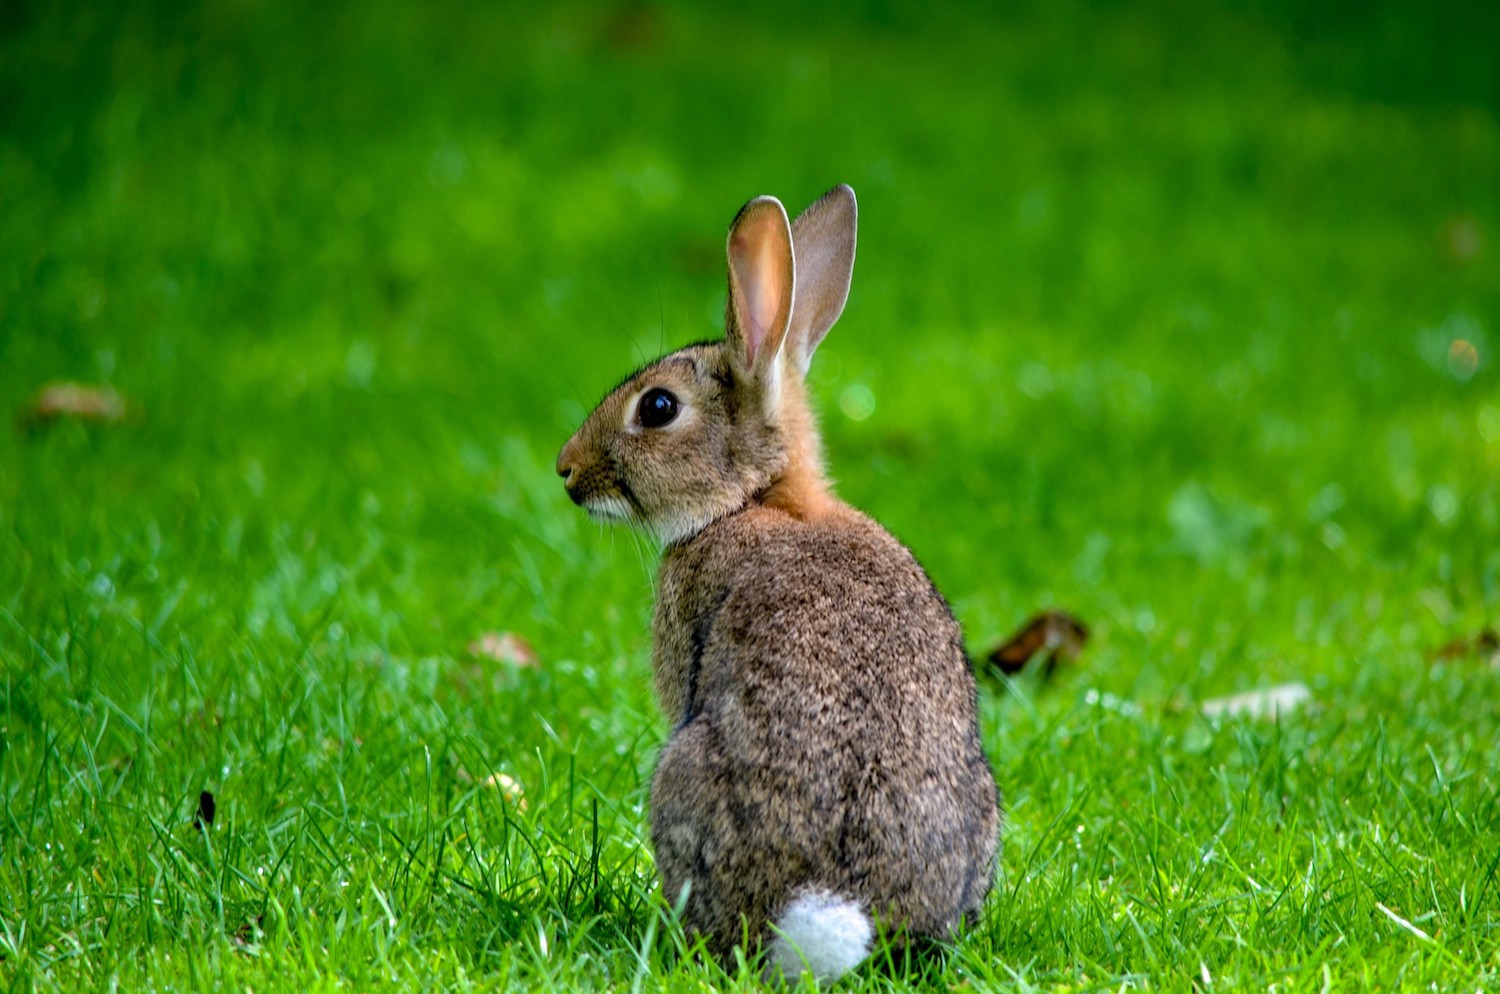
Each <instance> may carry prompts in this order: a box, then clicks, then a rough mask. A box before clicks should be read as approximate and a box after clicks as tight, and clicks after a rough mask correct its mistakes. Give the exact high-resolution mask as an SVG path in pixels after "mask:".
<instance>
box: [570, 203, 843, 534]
mask: <svg viewBox="0 0 1500 994" xmlns="http://www.w3.org/2000/svg"><path fill="white" fill-rule="evenodd" d="M855 226H856V205H855V199H854V191H853V190H851V189H850V188H849V187H847V186H837V187H835V188H834V189H832V190H830V191H829V192H828V193H826V194H825V195H824V196H823V197H822V198H821V199H820V200H818V202H817V203H815V204H813V205H812V206H811V207H809V208H808V209H807V210H806V211H804V212H803V213H802V215H801V216H799V217H798V218H797V220H796V221H795V222H789V221H788V220H787V213H786V210H785V208H783V207H782V205H781V202H780V201H779V200H777V199H776V198H775V197H757V198H756V199H754V200H752V201H750V202H749V203H748V204H746V205H745V206H744V207H743V208H742V209H741V210H740V212H739V214H738V215H737V216H736V217H735V219H734V223H733V224H732V225H730V228H729V239H728V246H727V254H728V257H729V300H728V304H727V306H726V308H725V336H724V339H723V340H722V341H717V342H708V343H702V344H698V345H690V346H688V347H686V348H683V349H680V350H678V351H676V352H673V353H670V354H669V355H666V356H664V357H662V358H661V359H658V360H657V361H655V362H653V363H651V364H650V365H648V366H646V367H645V368H644V369H642V370H640V371H639V372H637V373H635V374H634V375H632V376H630V377H629V378H628V379H626V380H625V382H624V383H622V384H620V385H619V386H618V387H616V388H615V389H614V390H613V391H611V392H610V394H609V395H608V396H607V397H605V398H604V400H603V401H601V402H600V404H599V406H598V407H597V408H596V409H595V410H594V412H593V413H592V414H591V415H589V418H588V420H587V421H585V422H584V423H583V426H582V427H580V428H579V429H578V431H577V432H575V433H574V435H573V437H572V438H571V439H569V440H568V443H567V444H566V445H565V446H563V450H562V452H561V453H560V454H559V456H558V458H557V471H558V474H559V475H560V476H562V478H563V481H564V484H565V486H566V487H567V491H568V495H569V496H570V497H571V498H572V499H573V501H574V502H575V503H577V504H579V505H580V506H582V507H583V508H585V509H586V510H588V511H589V513H590V514H592V515H593V516H594V517H596V518H599V519H601V520H607V521H628V522H631V523H633V524H635V525H638V526H640V527H643V528H645V529H646V530H648V531H650V532H651V533H653V534H654V535H656V537H657V538H658V539H659V540H660V541H662V542H663V543H664V544H671V543H673V542H678V541H681V540H683V539H685V538H688V537H690V536H692V535H695V534H697V533H698V532H699V531H701V530H702V529H703V528H704V527H705V526H707V525H708V524H709V523H711V522H713V521H715V520H717V519H718V518H720V517H723V516H724V515H726V514H731V513H733V512H735V511H737V510H739V509H741V508H743V507H745V506H746V505H747V504H749V503H751V502H758V503H761V504H766V505H769V506H774V507H779V508H781V509H782V510H784V511H786V512H788V513H790V514H792V515H794V516H797V517H804V518H811V517H816V516H817V515H819V514H820V513H823V512H824V511H826V510H827V508H828V507H829V506H830V505H831V502H832V497H831V495H830V493H829V488H828V483H827V480H826V479H825V477H824V475H823V467H822V452H821V443H820V441H819V438H818V433H817V426H816V423H815V421H814V418H813V414H812V410H811V408H810V407H809V405H808V402H807V394H806V388H805V376H806V373H807V368H808V364H809V362H810V361H811V360H812V355H813V352H814V351H815V350H816V349H817V347H818V345H819V343H820V342H822V340H823V337H824V336H825V335H827V333H828V330H829V328H831V327H832V326H833V323H834V322H835V321H837V320H838V317H839V315H840V314H841V313H842V312H843V309H844V303H845V301H846V300H847V299H848V295H849V281H850V278H851V275H852V273H853V268H854V244H855Z"/></svg>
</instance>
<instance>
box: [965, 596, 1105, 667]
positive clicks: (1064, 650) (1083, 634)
mask: <svg viewBox="0 0 1500 994" xmlns="http://www.w3.org/2000/svg"><path fill="white" fill-rule="evenodd" d="M1088 638H1089V630H1088V627H1087V626H1086V625H1084V623H1083V622H1081V621H1079V620H1078V619H1077V618H1075V617H1073V616H1072V615H1071V614H1068V613H1066V612H1064V611H1043V612H1042V613H1040V614H1038V615H1036V616H1034V617H1032V618H1031V619H1030V620H1029V621H1027V622H1026V624H1025V625H1023V626H1021V629H1020V631H1018V632H1016V633H1015V634H1014V635H1012V636H1011V637H1010V638H1009V639H1007V640H1006V641H1004V642H1002V643H1000V644H999V645H998V646H996V647H995V648H994V649H993V650H991V651H990V654H989V655H988V656H986V657H985V658H986V659H987V660H988V661H989V662H990V663H991V664H992V665H993V666H994V667H995V668H996V669H998V670H999V671H1000V672H1001V673H1004V674H1005V675H1006V676H1014V675H1015V674H1017V673H1019V672H1021V670H1023V669H1025V668H1026V664H1027V663H1028V662H1030V660H1031V657H1032V656H1035V655H1036V654H1037V653H1039V652H1046V653H1047V658H1046V660H1045V661H1044V662H1043V664H1042V675H1043V676H1051V674H1052V671H1053V670H1054V669H1055V668H1056V667H1057V664H1058V663H1068V662H1072V661H1073V660H1074V659H1077V658H1078V653H1079V652H1081V651H1082V650H1083V646H1084V643H1086V642H1087V641H1088Z"/></svg>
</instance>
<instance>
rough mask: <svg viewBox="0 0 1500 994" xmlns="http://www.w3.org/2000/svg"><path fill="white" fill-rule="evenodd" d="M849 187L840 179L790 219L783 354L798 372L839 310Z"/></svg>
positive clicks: (848, 255) (846, 276) (853, 215)
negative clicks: (789, 289)
mask: <svg viewBox="0 0 1500 994" xmlns="http://www.w3.org/2000/svg"><path fill="white" fill-rule="evenodd" d="M858 220H859V210H858V207H857V205H856V203H855V200H854V191H853V190H851V189H850V188H849V187H848V186H847V185H845V184H843V183H840V184H839V185H838V186H836V187H834V188H833V189H832V190H829V191H828V192H827V193H825V194H823V196H822V197H821V198H820V199H819V200H818V202H817V203H815V204H813V205H812V206H811V207H809V208H808V209H807V210H805V211H803V212H802V213H801V214H800V215H799V216H798V218H797V220H796V221H795V222H793V223H792V244H793V245H794V246H796V253H797V293H796V302H795V304H794V306H793V307H792V327H791V334H790V335H788V336H787V337H788V339H789V345H788V355H789V356H790V357H791V358H792V359H793V361H795V362H796V364H797V368H798V369H799V370H801V371H802V372H803V373H806V372H807V367H808V364H809V363H810V362H812V355H813V352H815V351H816V350H817V348H818V345H819V343H821V342H822V341H823V337H824V336H825V335H827V334H828V329H829V328H832V327H833V323H834V322H835V321H837V320H838V319H839V315H840V314H842V313H844V302H845V301H847V300H848V299H849V281H850V279H851V278H852V277H853V275H854V241H855V228H856V227H857V224H858Z"/></svg>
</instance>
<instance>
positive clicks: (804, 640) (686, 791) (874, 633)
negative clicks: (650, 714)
mask: <svg viewBox="0 0 1500 994" xmlns="http://www.w3.org/2000/svg"><path fill="white" fill-rule="evenodd" d="M854 244H855V202H854V195H853V193H852V191H850V190H849V189H848V188H847V187H838V188H835V189H834V190H832V191H830V192H829V193H828V194H827V195H826V196H824V197H823V198H822V199H821V200H819V201H818V202H817V203H816V204H814V205H813V206H812V207H810V208H808V210H807V211H806V212H804V213H803V214H802V216H800V217H799V218H798V219H797V221H796V222H795V223H794V224H793V223H789V222H788V220H787V216H786V212H785V210H784V209H783V208H782V206H781V204H780V203H779V202H778V201H776V200H774V199H773V198H769V197H760V198H757V199H755V200H752V201H751V202H750V203H748V204H747V205H746V206H745V208H744V209H743V210H741V212H740V214H739V215H738V216H737V217H736V218H735V221H734V223H733V225H732V226H731V228H730V233H729V239H728V245H727V256H728V262H729V304H728V307H727V308H726V312H727V313H726V333H725V338H724V340H723V341H720V342H711V343H705V344H699V345H693V346H689V347H687V348H685V349H681V350H679V351H677V352H674V353H672V354H671V355H668V356H666V357H664V358H663V359H660V360H658V361H657V362H655V363H652V364H651V365H649V366H647V367H646V368H645V369H643V370H641V371H640V372H638V373H636V374H635V375H634V376H632V377H631V378H629V379H627V380H626V381H625V382H624V383H623V384H621V385H620V386H619V387H617V388H616V389H615V390H614V391H612V392H611V393H610V394H609V395H608V396H607V397H606V398H605V399H604V400H603V401H602V402H601V403H600V405H599V407H598V408H597V409H596V410H595V412H594V413H593V414H592V415H590V417H589V419H588V420H587V421H586V422H585V423H584V425H583V426H582V427H580V428H579V429H578V431H577V433H575V434H574V436H573V438H572V439H570V440H569V441H568V444H567V445H566V446H565V447H564V448H563V450H562V453H561V454H560V455H559V457H558V472H559V473H560V474H561V475H562V476H563V477H564V479H565V481H566V486H567V489H568V493H569V495H570V496H571V497H572V498H573V500H574V501H576V502H577V503H579V504H580V505H582V506H583V507H585V508H587V509H589V510H590V512H591V513H593V514H594V515H595V516H597V517H602V518H606V519H610V520H617V519H619V518H621V517H623V518H626V519H628V520H631V521H632V522H634V523H635V524H637V525H640V526H642V527H645V528H647V529H649V530H651V531H652V532H654V533H655V534H656V535H657V536H658V537H659V538H660V539H661V540H662V541H663V543H664V545H665V547H666V548H665V551H664V554H663V557H662V564H661V571H660V575H659V578H658V584H657V597H656V611H655V617H654V620H653V624H652V634H653V641H654V654H653V672H654V679H655V687H656V693H657V697H658V699H659V702H660V704H661V707H662V709H663V711H664V713H665V714H666V715H667V716H668V717H669V719H670V720H671V721H673V722H674V724H675V729H674V731H673V733H672V735H671V738H670V739H669V740H668V742H667V744H666V745H665V746H664V747H663V749H662V753H661V756H660V759H659V761H658V764H657V768H656V772H655V774H654V776H653V779H652V786H651V836H652V842H653V845H654V848H655V850H656V861H657V866H658V869H659V871H660V873H661V878H662V883H663V887H664V890H665V893H666V897H667V899H668V900H669V901H673V902H675V901H677V900H678V899H679V898H681V897H682V896H683V895H684V894H685V895H686V901H685V904H684V911H683V916H684V924H685V925H686V927H687V928H688V930H689V931H690V932H693V933H697V934H701V935H703V936H705V938H706V940H707V945H708V948H709V949H710V950H711V951H712V952H713V953H714V954H716V955H724V954H727V953H728V952H729V951H730V950H731V949H732V948H733V947H734V945H735V944H736V942H737V941H738V940H739V939H740V937H741V936H742V935H743V934H745V932H744V930H745V928H746V927H748V929H749V932H748V934H749V936H750V939H751V942H752V946H754V947H762V946H764V947H766V951H767V954H768V957H769V959H770V961H771V966H772V968H773V969H781V970H782V971H784V972H792V971H794V970H798V969H802V968H803V965H805V966H806V968H807V969H809V970H810V971H811V972H813V973H814V974H815V975H817V976H818V977H819V978H820V979H830V978H832V977H835V976H837V975H839V974H840V973H842V972H844V971H846V970H848V969H850V968H852V967H853V965H854V964H856V963H857V962H858V961H859V960H860V959H862V958H863V957H864V956H865V955H866V952H867V950H868V948H869V943H870V941H871V936H873V935H874V932H875V923H876V922H878V923H879V924H880V925H881V926H882V928H883V929H884V930H885V931H886V932H887V933H888V934H890V935H891V936H893V937H894V940H895V941H898V942H900V941H904V939H905V938H907V937H911V936H917V935H921V936H931V937H936V938H947V937H949V936H950V935H951V934H952V932H953V930H954V929H955V928H956V927H957V926H958V925H959V923H960V922H961V921H963V920H964V919H966V918H969V917H972V916H973V915H974V914H976V913H977V911H978V909H979V907H980V904H981V903H982V902H983V900H984V897H985V895H986V893H988V891H989V888H990V885H991V881H992V877H993V873H994V866H995V856H996V850H997V846H998V833H999V823H1000V816H999V805H998V791H997V788H996V786H995V781H994V776H993V774H992V773H991V771H990V766H989V762H988V760H987V759H986V757H985V755H984V751H983V749H982V747H981V743H980V737H979V727H978V721H977V707H976V687H975V683H974V678H973V675H972V673H971V672H970V669H969V665H968V660H967V657H966V655H965V652H964V646H963V639H962V635H961V633H960V631H959V628H958V624H957V622H955V620H954V618H953V615H952V612H951V611H950V610H949V609H948V605H947V602H946V601H944V600H943V598H942V596H941V595H940V594H939V593H938V592H937V590H936V589H935V588H934V587H933V585H932V583H931V581H930V580H929V579H928V577H927V574H926V573H925V572H923V570H922V568H921V566H920V565H918V563H917V561H916V559H915V558H913V556H912V555H911V553H910V552H909V551H908V550H907V549H906V548H905V547H904V546H903V545H902V544H901V543H900V542H898V541H897V540H896V539H895V538H893V537H892V536H891V535H890V534H889V533H888V532H886V531H885V530H884V529H883V528H881V527H880V526H879V525H878V524H876V523H875V522H874V521H873V520H871V519H870V518H868V517H866V516H865V515H863V514H861V513H860V512H859V511H856V510H855V509H853V508H851V507H849V506H848V505H846V504H844V503H842V502H841V501H839V500H838V499H837V498H836V497H835V496H834V495H833V493H832V490H831V488H830V486H829V484H828V482H827V480H826V478H825V476H824V473H823V468H822V455H821V446H820V442H819V440H818V435H817V431H816V426H815V424H814V419H813V415H812V411H811V408H810V406H809V404H808V402H807V394H806V387H805V381H804V376H805V373H806V371H807V368H808V364H809V362H810V361H811V358H812V356H813V353H814V351H815V350H816V349H817V347H818V345H819V343H820V342H821V341H822V339H823V337H824V336H825V335H826V334H827V332H828V330H829V328H830V327H831V326H832V325H833V323H834V322H835V321H836V320H837V319H838V317H839V314H840V313H841V312H842V310H843V306H844V302H845V299H846V297H847V294H848V289H849V282H850V275H851V273H852V267H853V262H854ZM753 951H754V950H753V949H752V952H753Z"/></svg>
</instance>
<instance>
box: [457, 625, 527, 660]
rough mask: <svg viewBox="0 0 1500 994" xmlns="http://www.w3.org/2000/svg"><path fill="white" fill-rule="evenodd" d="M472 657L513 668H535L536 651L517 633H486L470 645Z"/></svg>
mask: <svg viewBox="0 0 1500 994" xmlns="http://www.w3.org/2000/svg"><path fill="white" fill-rule="evenodd" d="M469 654H470V655H471V656H483V657H485V658H486V659H493V660H495V661H497V662H501V663H510V664H511V665H512V666H535V665H536V664H537V655H536V650H535V649H533V648H532V647H531V643H530V642H528V641H526V640H525V639H524V638H522V637H521V636H519V635H517V634H516V633H515V632H485V633H484V634H483V635H481V636H479V638H477V639H475V640H474V641H472V642H470V643H469Z"/></svg>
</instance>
